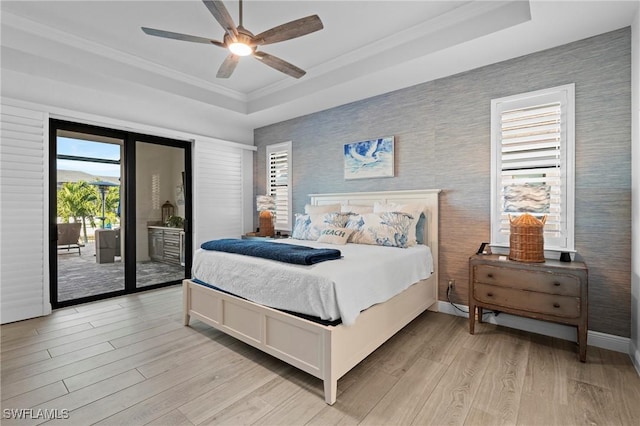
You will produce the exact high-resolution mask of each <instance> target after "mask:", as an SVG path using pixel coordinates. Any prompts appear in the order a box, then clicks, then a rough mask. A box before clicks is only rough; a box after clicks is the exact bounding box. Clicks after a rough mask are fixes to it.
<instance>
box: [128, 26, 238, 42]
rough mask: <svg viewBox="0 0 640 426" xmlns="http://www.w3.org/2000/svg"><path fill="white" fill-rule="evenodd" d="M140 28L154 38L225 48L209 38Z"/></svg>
mask: <svg viewBox="0 0 640 426" xmlns="http://www.w3.org/2000/svg"><path fill="white" fill-rule="evenodd" d="M140 28H142V31H144V33H145V34H148V35H152V36H156V37H162V38H171V39H174V40H182V41H192V42H194V43H204V44H215V45H216V46H220V47H226V46H225V44H224V43H222V42H220V41H217V40H212V39H210V38H205V37H198V36H192V35H189V34H182V33H174V32H171V31H165V30H157V29H155V28H147V27H140Z"/></svg>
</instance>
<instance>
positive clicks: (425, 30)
mask: <svg viewBox="0 0 640 426" xmlns="http://www.w3.org/2000/svg"><path fill="white" fill-rule="evenodd" d="M528 11H529V1H518V2H513V1H491V2H486V1H480V2H478V1H469V2H466V3H464V4H462V5H460V6H459V7H456V8H455V9H452V10H449V11H447V12H445V13H442V14H440V15H438V16H434V17H432V18H431V19H429V20H427V21H424V22H421V23H420V24H417V25H414V26H412V27H409V28H406V29H404V30H402V31H400V32H398V33H395V34H393V35H391V36H388V37H385V38H383V39H380V40H378V41H375V42H373V43H370V44H368V45H366V46H365V47H362V48H360V49H356V50H353V51H350V52H348V53H346V54H343V55H341V56H338V57H336V58H334V59H331V60H329V61H325V62H323V63H322V64H320V65H318V66H315V67H312V68H308V69H307V76H306V78H305V79H304V81H303V80H300V81H291V80H290V79H285V80H281V81H278V82H275V83H273V84H271V85H269V86H266V87H263V88H260V89H257V90H254V91H253V92H251V93H249V94H248V102H249V103H251V102H252V101H256V100H258V99H260V98H264V97H266V96H270V95H272V94H274V93H276V92H280V91H283V90H285V89H288V88H290V87H293V86H298V85H301V84H305V83H307V82H309V81H310V80H312V79H314V78H318V77H321V76H323V75H325V74H329V73H332V72H334V71H336V70H339V69H342V68H344V67H349V66H352V65H353V64H356V63H358V62H361V61H365V60H368V59H370V58H372V57H376V56H377V57H380V56H381V53H382V52H387V51H392V50H393V49H397V48H398V40H403V43H402V45H403V46H405V45H407V44H410V43H412V42H415V41H417V40H426V41H427V42H428V41H429V40H428V37H433V38H439V36H441V34H439V33H441V32H443V31H446V30H448V29H450V28H451V27H454V26H458V25H463V24H464V25H468V24H469V22H470V21H471V20H473V19H477V18H479V17H481V16H483V15H486V14H488V13H495V14H496V15H498V14H499V15H500V16H501V17H502V19H503V20H504V21H505V24H506V26H511V25H516V24H520V23H522V22H524V21H525V20H529V19H531V16H530V14H529V13H528ZM504 27H505V25H501V26H500V28H499V29H503V28H504ZM405 50H406V49H405ZM427 53H430V52H427ZM420 54H421V55H424V54H425V52H424V51H423V52H420ZM249 110H252V108H249Z"/></svg>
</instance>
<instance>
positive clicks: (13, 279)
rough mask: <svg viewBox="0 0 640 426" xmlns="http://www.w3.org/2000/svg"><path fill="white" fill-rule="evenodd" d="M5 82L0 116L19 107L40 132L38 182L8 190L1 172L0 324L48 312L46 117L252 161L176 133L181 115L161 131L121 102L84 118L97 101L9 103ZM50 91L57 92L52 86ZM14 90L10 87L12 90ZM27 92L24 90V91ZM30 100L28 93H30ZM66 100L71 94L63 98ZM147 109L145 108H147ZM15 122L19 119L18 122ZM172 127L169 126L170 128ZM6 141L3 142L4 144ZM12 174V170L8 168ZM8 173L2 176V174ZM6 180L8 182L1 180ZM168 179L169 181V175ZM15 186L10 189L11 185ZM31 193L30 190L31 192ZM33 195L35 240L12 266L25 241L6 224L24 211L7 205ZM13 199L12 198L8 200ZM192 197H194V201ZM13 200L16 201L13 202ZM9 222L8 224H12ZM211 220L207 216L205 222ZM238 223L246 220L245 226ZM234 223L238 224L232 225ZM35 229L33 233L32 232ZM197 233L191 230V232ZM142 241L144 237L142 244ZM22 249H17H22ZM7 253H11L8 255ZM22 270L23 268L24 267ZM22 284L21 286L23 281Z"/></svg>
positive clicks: (247, 171) (247, 177)
mask: <svg viewBox="0 0 640 426" xmlns="http://www.w3.org/2000/svg"><path fill="white" fill-rule="evenodd" d="M6 81H7V80H5V72H4V70H3V71H2V98H1V99H0V101H1V103H2V104H3V112H5V111H6V110H7V108H4V106H5V105H8V106H10V107H16V108H18V109H19V108H24V109H26V110H27V112H29V113H30V114H32V115H33V116H34V117H38V119H39V120H40V122H41V126H40V128H41V129H44V130H43V131H40V132H38V135H36V136H34V137H36V139H34V140H31V142H30V143H31V144H35V145H37V146H36V147H35V149H36V150H37V151H38V152H39V153H40V154H39V155H40V159H39V163H38V164H37V165H36V166H37V168H36V170H35V172H30V173H31V174H34V173H35V174H36V175H37V176H36V178H37V179H36V180H37V181H38V182H39V183H38V186H37V187H27V186H25V187H24V188H22V189H20V188H18V189H17V190H14V189H12V187H11V188H10V187H9V186H7V185H9V184H11V185H13V183H12V182H14V181H16V179H13V178H11V176H9V175H7V174H6V173H5V171H7V170H5V169H4V167H3V178H2V211H1V213H2V215H1V218H2V221H1V223H2V229H1V230H0V232H2V249H3V250H2V251H1V252H0V270H1V271H2V279H1V280H0V294H1V295H2V297H1V300H0V312H1V313H2V316H1V318H0V319H1V322H2V323H7V322H13V321H19V320H22V319H27V318H32V317H35V316H41V315H47V314H49V313H50V312H51V304H50V303H49V265H48V252H49V241H48V231H47V224H48V208H49V207H48V197H47V194H48V189H47V188H48V185H49V177H48V160H47V155H48V131H47V129H48V118H49V117H51V118H60V119H64V120H69V121H76V122H81V123H88V124H94V125H99V126H103V127H108V128H115V129H121V130H131V131H135V132H139V133H144V134H151V135H157V136H163V137H167V138H174V139H180V140H192V141H194V146H195V147H205V146H207V147H208V149H209V150H212V151H214V152H215V148H216V147H223V148H225V149H230V148H232V149H235V150H237V151H239V152H241V153H242V157H243V158H244V157H252V156H253V150H255V148H254V147H252V146H250V145H246V144H238V143H234V142H229V141H225V140H222V139H218V138H213V137H208V136H202V135H196V134H192V133H186V132H183V131H180V130H177V129H179V128H181V126H182V125H183V124H184V122H188V121H189V117H188V113H185V114H184V115H181V114H178V113H176V114H174V115H172V117H171V118H170V119H169V118H168V117H167V120H166V121H165V122H164V123H163V126H162V127H160V126H155V125H151V124H149V123H146V122H137V121H135V120H136V119H137V118H138V117H139V116H145V114H146V113H145V112H144V111H138V110H137V108H138V107H139V106H140V105H139V104H137V103H135V102H131V103H127V102H123V103H122V105H121V107H120V110H119V111H118V116H117V117H116V118H114V117H112V116H101V115H96V114H90V113H87V112H86V111H91V110H93V109H94V107H95V104H96V101H95V99H97V98H91V97H83V96H79V97H78V98H75V99H73V104H74V105H75V108H78V109H70V108H68V107H66V106H64V105H66V104H68V102H67V101H68V100H69V99H68V98H67V97H65V96H61V97H60V99H59V100H60V102H59V104H51V103H49V101H51V100H52V98H51V97H49V96H48V95H47V94H45V93H43V96H42V101H41V102H38V99H33V97H32V96H31V97H30V99H29V100H24V99H21V98H9V97H7V96H6V94H5V90H4V89H5V88H6V84H5V82H6ZM52 86H54V87H57V85H56V84H53V85H52ZM12 89H15V88H12ZM26 92H29V90H26ZM93 92H94V94H96V95H97V96H98V98H99V97H100V95H104V96H106V97H108V96H109V94H106V93H105V94H101V93H99V92H97V91H95V90H94V91H93ZM32 95H33V93H32ZM69 96H70V97H71V95H69ZM147 107H148V105H147ZM20 120H23V119H22V118H20ZM174 126H175V127H174ZM6 130H7V129H4V128H3V138H2V144H3V147H4V145H5V137H4V134H5V131H6ZM7 140H8V139H7ZM24 156H25V155H24V154H21V152H20V150H19V149H18V150H17V151H16V152H15V153H13V154H12V155H11V156H9V157H11V158H9V157H8V156H6V155H3V157H2V159H3V161H4V160H6V161H5V162H7V161H8V162H9V163H10V164H12V165H16V164H17V165H18V167H19V166H20V165H21V164H22V163H24V161H22V157H24ZM169 168H170V169H171V170H172V173H171V175H174V174H175V173H174V172H173V169H174V167H172V166H170V167H169ZM14 169H15V167H14ZM7 173H8V171H7ZM7 176H9V178H7ZM240 176H241V179H242V182H243V185H244V187H248V188H250V187H251V186H252V184H253V168H251V167H248V168H243V169H242V173H241V175H240ZM169 179H172V177H171V176H170V177H169ZM194 179H195V177H194ZM198 183H200V184H202V182H197V181H194V185H197V184H198ZM13 186H15V185H13ZM34 191H36V192H35V193H34ZM21 193H24V194H34V197H36V199H35V200H31V201H30V203H29V209H30V211H33V212H35V213H34V217H37V218H39V219H38V220H39V221H41V226H40V225H38V226H39V228H38V229H39V233H38V235H39V239H38V241H36V240H35V239H33V238H32V239H31V240H30V244H31V250H30V251H28V252H25V253H23V255H21V256H20V259H19V262H18V263H17V262H16V259H15V257H16V255H17V252H16V250H14V249H12V250H9V248H11V247H17V246H20V245H21V244H20V243H21V242H22V241H23V240H24V239H25V234H24V233H20V232H18V230H16V229H14V228H15V227H12V226H11V223H13V222H11V223H10V220H14V219H15V220H19V219H20V217H22V216H21V215H23V211H24V210H25V205H24V203H22V204H21V203H19V202H13V199H14V198H15V196H14V195H15V194H21ZM12 194H13V195H12ZM167 197H170V198H169V199H173V197H174V195H173V192H171V194H170V195H169V194H167V195H166V197H165V199H164V200H163V201H162V202H164V201H166V199H167ZM234 197H238V198H242V199H243V200H244V204H245V205H249V204H251V201H252V194H251V195H249V196H247V195H246V194H244V193H241V194H234ZM194 198H195V196H194ZM18 201H19V200H18ZM15 220H14V222H15ZM208 220H211V217H209V218H208ZM231 220H233V221H234V224H233V226H234V227H236V228H238V229H239V231H238V235H237V236H239V234H240V233H241V230H242V228H251V227H252V219H251V218H249V219H247V215H246V214H242V213H240V214H238V215H237V216H234V217H232V218H231ZM243 220H247V223H246V224H245V223H244V221H243ZM220 222H221V226H224V222H222V221H220ZM236 222H239V223H236ZM33 229H36V228H33ZM194 229H195V232H196V233H197V227H196V228H194ZM194 237H195V238H194V241H197V240H198V236H197V235H195V236H194ZM144 241H146V238H145V239H144ZM22 245H23V244H22ZM34 247H38V250H34ZM10 253H14V254H13V255H10ZM27 265H28V266H27ZM17 268H22V272H20V271H19V270H17ZM26 270H28V271H29V274H28V275H27V274H25V271H26ZM25 281H26V282H25Z"/></svg>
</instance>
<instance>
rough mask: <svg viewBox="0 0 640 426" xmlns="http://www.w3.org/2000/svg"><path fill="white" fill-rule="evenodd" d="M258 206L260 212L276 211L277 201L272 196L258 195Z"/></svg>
mask: <svg viewBox="0 0 640 426" xmlns="http://www.w3.org/2000/svg"><path fill="white" fill-rule="evenodd" d="M256 206H257V209H258V211H259V212H263V211H266V210H269V211H273V210H275V209H276V200H275V198H273V197H272V196H270V195H258V196H257V197H256Z"/></svg>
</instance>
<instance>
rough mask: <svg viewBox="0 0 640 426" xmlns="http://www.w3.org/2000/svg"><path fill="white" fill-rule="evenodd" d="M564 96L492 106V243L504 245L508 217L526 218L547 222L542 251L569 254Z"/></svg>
mask: <svg viewBox="0 0 640 426" xmlns="http://www.w3.org/2000/svg"><path fill="white" fill-rule="evenodd" d="M570 87H571V88H572V87H573V86H572V85H571V86H570ZM568 97H569V94H568V93H567V91H566V90H559V91H553V90H551V91H550V92H544V93H541V94H535V93H534V94H533V95H532V94H528V95H527V94H525V95H522V97H520V98H518V97H516V98H515V99H513V98H512V99H508V100H505V101H499V102H497V103H496V104H495V107H496V111H494V114H495V115H496V117H497V120H498V122H497V123H494V125H496V124H497V126H496V127H497V128H495V127H494V130H493V131H494V147H493V148H494V159H495V161H496V165H495V170H494V179H495V181H494V194H496V197H495V199H494V203H495V204H494V212H495V213H496V215H495V219H494V220H493V221H492V226H493V227H494V229H493V230H492V239H493V240H494V241H493V242H494V243H496V242H497V243H502V244H506V245H508V241H509V232H510V223H509V216H510V215H511V217H516V216H518V215H521V214H523V213H529V214H532V215H533V216H536V217H538V218H542V217H543V216H546V217H547V219H546V224H545V227H544V239H545V248H550V249H560V250H567V249H573V236H572V234H573V188H572V187H573V169H572V164H573V161H569V153H570V152H571V153H573V142H572V141H570V139H571V138H570V135H571V133H572V132H570V131H569V129H571V128H572V123H571V126H570V125H569V124H570V123H569V121H570V120H572V119H573V114H570V113H569V112H570V111H571V112H572V109H571V108H569V102H568ZM569 181H571V188H569Z"/></svg>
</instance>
